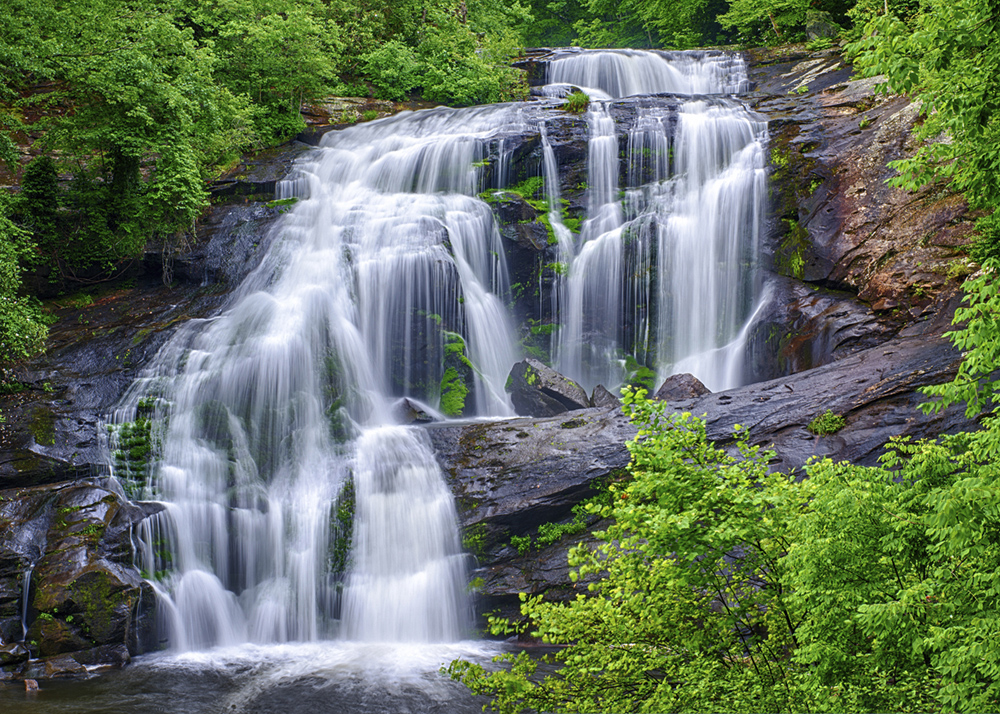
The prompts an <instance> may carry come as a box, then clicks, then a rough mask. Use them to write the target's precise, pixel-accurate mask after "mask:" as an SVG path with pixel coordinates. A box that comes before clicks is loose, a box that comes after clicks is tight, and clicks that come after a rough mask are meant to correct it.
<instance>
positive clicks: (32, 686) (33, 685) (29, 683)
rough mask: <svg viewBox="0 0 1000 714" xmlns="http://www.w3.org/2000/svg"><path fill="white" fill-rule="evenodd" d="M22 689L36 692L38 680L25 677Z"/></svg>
mask: <svg viewBox="0 0 1000 714" xmlns="http://www.w3.org/2000/svg"><path fill="white" fill-rule="evenodd" d="M24 691H26V692H37V691H38V682H36V681H35V680H34V679H26V680H24Z"/></svg>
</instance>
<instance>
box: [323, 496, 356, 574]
mask: <svg viewBox="0 0 1000 714" xmlns="http://www.w3.org/2000/svg"><path fill="white" fill-rule="evenodd" d="M355 505H356V501H355V495H354V479H352V478H348V479H347V481H345V482H344V485H343V486H342V487H341V489H340V493H339V494H337V500H336V501H335V502H334V506H333V513H332V514H331V518H330V526H331V530H332V531H333V538H331V539H330V542H331V548H330V551H329V553H328V554H327V563H328V567H329V569H330V572H331V573H334V574H343V573H345V572H347V566H348V564H349V561H348V556H349V555H350V553H351V542H352V540H353V535H354V512H355Z"/></svg>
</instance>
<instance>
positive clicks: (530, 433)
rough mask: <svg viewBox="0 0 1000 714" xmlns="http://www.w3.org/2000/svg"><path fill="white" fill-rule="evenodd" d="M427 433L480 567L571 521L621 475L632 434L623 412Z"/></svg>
mask: <svg viewBox="0 0 1000 714" xmlns="http://www.w3.org/2000/svg"><path fill="white" fill-rule="evenodd" d="M427 433H428V435H429V436H430V438H431V441H432V444H433V446H434V450H435V452H436V454H437V458H438V461H439V463H440V464H441V467H442V469H443V470H444V473H445V475H446V478H447V479H448V482H449V484H450V486H451V489H452V491H453V493H454V494H455V498H456V502H457V504H458V508H459V514H460V519H461V525H462V526H463V528H464V529H466V531H467V532H469V531H470V530H471V532H473V533H474V534H475V536H476V537H475V539H474V540H475V548H473V549H472V550H473V551H474V552H475V554H476V555H477V556H479V557H480V560H481V562H482V563H484V564H486V563H489V562H493V559H495V558H497V557H500V556H504V557H510V556H511V555H512V554H513V553H514V552H516V551H513V550H512V549H511V547H510V538H511V536H513V535H517V536H524V535H526V534H530V533H533V532H534V531H535V530H536V529H537V528H538V526H539V525H541V524H543V523H548V522H555V521H560V520H564V519H568V518H571V516H572V513H571V511H572V507H573V506H574V505H575V504H576V503H579V502H580V501H582V500H584V499H586V498H589V497H591V496H593V495H595V494H596V492H597V491H596V486H597V484H599V483H601V482H603V481H605V480H607V479H609V478H615V477H616V476H619V475H621V474H622V473H623V469H624V468H625V466H626V465H627V464H628V460H629V455H628V451H627V449H626V448H625V442H626V441H627V440H628V439H630V438H632V437H633V436H635V429H634V428H633V427H632V425H631V424H630V423H629V421H628V420H627V419H625V418H624V416H623V415H622V413H621V410H620V409H619V408H604V409H593V408H591V409H586V410H582V411H576V412H572V413H568V414H561V415H558V416H555V417H548V418H542V419H512V420H508V421H501V422H487V423H479V424H472V425H468V426H452V425H449V424H447V423H442V424H432V425H430V426H429V427H428V429H427Z"/></svg>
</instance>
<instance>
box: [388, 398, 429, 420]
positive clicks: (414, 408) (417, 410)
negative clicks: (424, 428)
mask: <svg viewBox="0 0 1000 714" xmlns="http://www.w3.org/2000/svg"><path fill="white" fill-rule="evenodd" d="M392 418H393V419H394V420H395V421H396V423H397V424H429V423H430V422H432V421H437V420H436V419H435V418H434V417H433V416H432V415H431V414H429V413H428V412H427V410H426V409H424V407H423V406H422V405H421V404H420V402H417V401H414V400H412V399H408V398H406V397H403V398H402V399H400V400H399V401H398V402H396V403H395V404H393V405H392Z"/></svg>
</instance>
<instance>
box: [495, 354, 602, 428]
mask: <svg viewBox="0 0 1000 714" xmlns="http://www.w3.org/2000/svg"><path fill="white" fill-rule="evenodd" d="M507 391H508V392H509V393H510V398H511V402H513V404H514V409H515V410H516V411H517V413H518V414H521V415H523V416H534V417H546V416H554V415H556V414H561V413H563V412H567V411H572V410H574V409H586V408H587V407H588V406H590V398H589V397H587V393H586V392H585V391H583V387H581V386H580V385H579V384H577V383H576V382H574V381H572V380H570V379H567V378H566V377H564V376H562V375H561V374H559V373H558V372H556V371H555V370H554V369H552V368H551V367H546V366H545V365H544V364H542V363H541V362H539V361H538V360H536V359H532V358H530V357H529V358H528V359H525V360H522V361H520V362H518V363H517V364H515V365H514V368H513V369H511V371H510V377H509V378H508V380H507Z"/></svg>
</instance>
